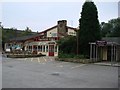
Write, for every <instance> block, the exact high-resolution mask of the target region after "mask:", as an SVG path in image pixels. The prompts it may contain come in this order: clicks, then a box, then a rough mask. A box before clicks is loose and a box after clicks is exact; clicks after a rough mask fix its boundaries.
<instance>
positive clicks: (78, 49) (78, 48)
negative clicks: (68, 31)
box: [76, 29, 79, 55]
mask: <svg viewBox="0 0 120 90" xmlns="http://www.w3.org/2000/svg"><path fill="white" fill-rule="evenodd" d="M78 30H79V29H76V39H77V49H76V51H77V55H78V53H79V48H78V47H79V43H78Z"/></svg>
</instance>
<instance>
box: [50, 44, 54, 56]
mask: <svg viewBox="0 0 120 90" xmlns="http://www.w3.org/2000/svg"><path fill="white" fill-rule="evenodd" d="M49 56H54V45H49Z"/></svg>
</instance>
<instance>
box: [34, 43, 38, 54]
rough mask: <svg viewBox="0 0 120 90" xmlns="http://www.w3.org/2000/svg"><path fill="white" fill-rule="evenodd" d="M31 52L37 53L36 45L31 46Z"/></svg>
mask: <svg viewBox="0 0 120 90" xmlns="http://www.w3.org/2000/svg"><path fill="white" fill-rule="evenodd" d="M33 54H37V46H36V45H34V46H33Z"/></svg>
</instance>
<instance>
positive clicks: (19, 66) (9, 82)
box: [2, 57, 118, 88]
mask: <svg viewBox="0 0 120 90" xmlns="http://www.w3.org/2000/svg"><path fill="white" fill-rule="evenodd" d="M2 87H3V88H118V67H111V66H110V67H108V66H101V65H96V64H78V63H71V62H62V61H55V60H54V57H37V58H14V59H13V58H6V57H3V58H2Z"/></svg>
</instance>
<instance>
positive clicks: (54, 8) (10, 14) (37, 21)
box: [1, 1, 118, 32]
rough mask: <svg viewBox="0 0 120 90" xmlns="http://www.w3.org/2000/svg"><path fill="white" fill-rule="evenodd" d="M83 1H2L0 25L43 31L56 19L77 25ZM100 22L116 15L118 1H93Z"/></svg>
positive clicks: (53, 23)
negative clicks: (0, 23) (0, 22)
mask: <svg viewBox="0 0 120 90" xmlns="http://www.w3.org/2000/svg"><path fill="white" fill-rule="evenodd" d="M83 3H84V2H2V19H1V21H2V25H3V26H4V27H9V28H12V27H14V28H17V29H22V30H24V29H25V28H26V27H29V28H30V29H32V31H39V32H40V31H43V30H45V29H47V28H50V27H52V26H54V25H57V21H58V20H67V22H68V26H72V27H78V25H79V22H78V20H79V18H80V13H81V11H82V5H83ZM95 4H96V6H97V9H98V17H99V18H98V19H99V21H100V22H107V21H108V20H110V19H113V18H117V17H118V2H117V1H116V2H95Z"/></svg>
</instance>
